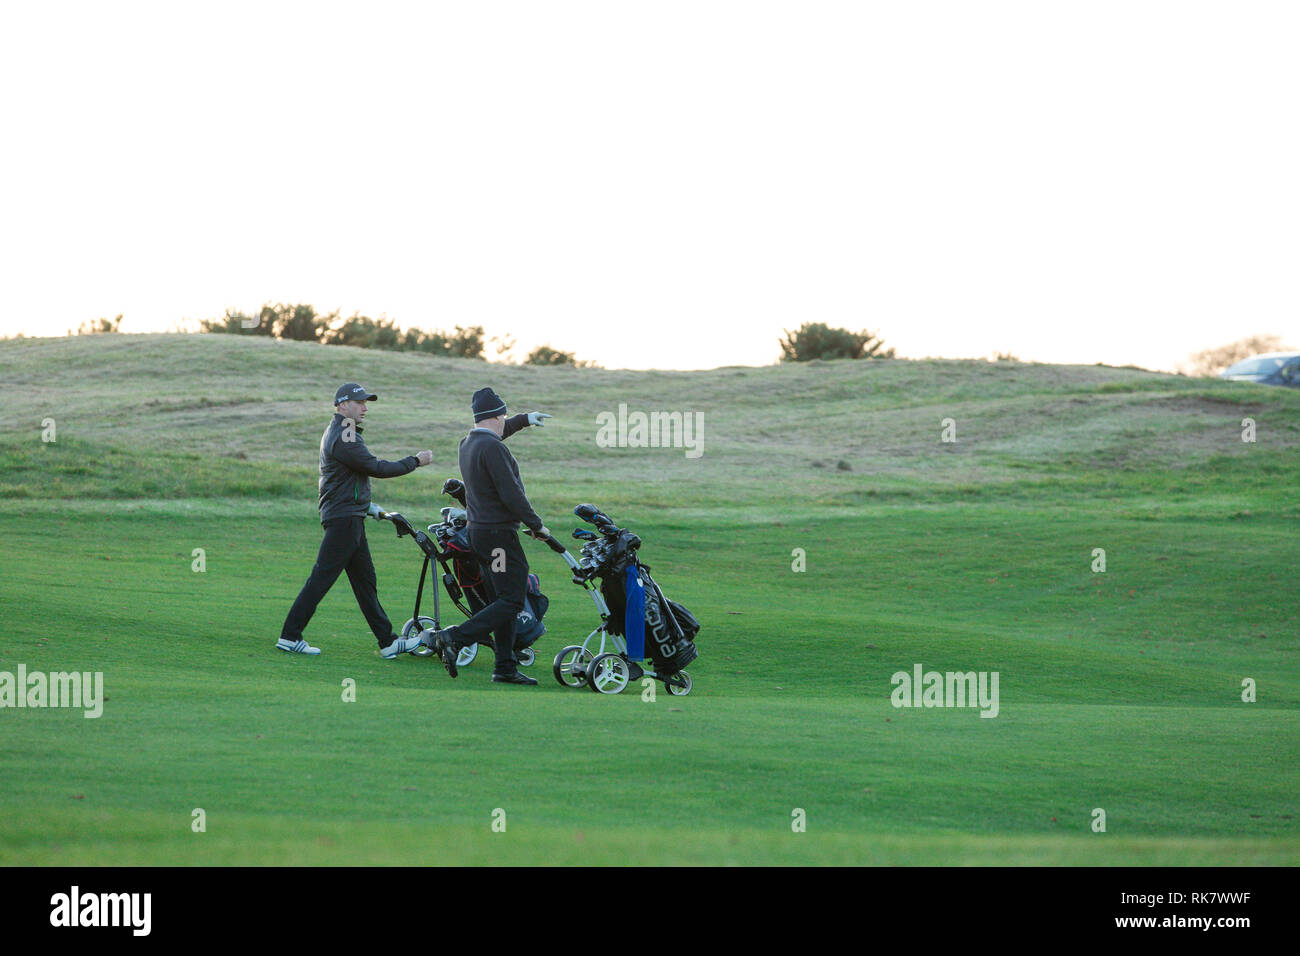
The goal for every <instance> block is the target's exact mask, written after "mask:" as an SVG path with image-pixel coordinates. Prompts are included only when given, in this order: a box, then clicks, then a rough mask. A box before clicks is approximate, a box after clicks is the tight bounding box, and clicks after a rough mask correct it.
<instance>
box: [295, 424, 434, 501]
mask: <svg viewBox="0 0 1300 956" xmlns="http://www.w3.org/2000/svg"><path fill="white" fill-rule="evenodd" d="M343 423H344V418H343V416H342V415H340V414H338V413H337V412H335V413H334V418H333V420H332V421H331V422H330V423H329V425H328V426H327V427H326V429H325V434H324V435H322V436H321V439H320V483H319V485H318V489H319V492H320V502H319V505H318V506H319V508H320V520H321V524H324V523H325V522H326V521H329V520H330V519H332V518H350V517H355V516H358V515H359V516H361V517H363V518H364V517H365V515H366V512H367V511H368V510H369V509H370V479H371V478H396V477H398V476H399V475H409V474H410V473H411V472H413V471H415V469H416V468H417V467H418V466H419V464H420V460H419V459H418V458H416V457H415V456H414V455H407V456H406V457H405V458H403V459H402V460H401V461H380V460H379V459H378V458H376V457H375V456H374V455H372V454H370V449H368V448H367V447H366V443H365V442H364V441H363V440H362V438H361V426H360V425H358V426H356V427H355V429H354V434H353V435H352V436H351V437H352V440H351V441H345V440H344V437H345V436H344V428H343Z"/></svg>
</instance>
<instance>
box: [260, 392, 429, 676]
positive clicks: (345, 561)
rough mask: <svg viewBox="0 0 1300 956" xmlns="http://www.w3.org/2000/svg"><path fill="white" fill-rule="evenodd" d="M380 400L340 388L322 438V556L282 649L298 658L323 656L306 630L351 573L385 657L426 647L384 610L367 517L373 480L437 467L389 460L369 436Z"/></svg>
mask: <svg viewBox="0 0 1300 956" xmlns="http://www.w3.org/2000/svg"><path fill="white" fill-rule="evenodd" d="M378 398H379V396H378V395H375V394H373V393H372V392H371V391H370V389H368V388H362V387H361V386H360V385H357V384H356V383H355V382H348V383H347V384H346V385H340V386H339V389H338V391H336V392H335V393H334V417H333V419H331V420H330V423H329V424H328V425H327V426H325V434H324V435H322V436H321V440H320V482H319V484H318V491H319V501H318V507H319V509H320V522H321V527H323V528H324V529H325V538H324V540H322V541H321V545H320V551H319V553H318V554H317V555H316V564H315V565H314V566H313V567H312V569H311V576H310V577H308V578H307V583H306V584H304V585H303V586H302V590H301V591H300V592H299V593H298V598H297V600H295V601H294V602H293V607H291V608H290V609H289V615H288V617H286V618H285V621H284V627H283V628H282V629H281V631H280V639H279V640H278V641H277V642H276V644H275V646H276V647H277V648H278V649H280V650H282V651H289V652H290V653H294V654H319V653H320V648H317V647H312V646H311V645H310V644H308V643H307V641H306V640H305V639H304V638H303V636H302V632H303V628H305V627H306V626H307V622H308V621H310V620H311V617H312V615H313V614H315V613H316V605H318V604H319V603H320V601H321V598H323V597H325V594H326V593H327V592H328V591H329V589H330V588H331V587H333V586H334V582H335V581H337V580H338V577H339V575H340V574H341V573H343V572H344V571H347V573H348V581H349V583H351V585H352V593H353V594H354V595H356V598H357V604H359V605H360V606H361V613H362V614H364V615H365V617H366V623H367V624H369V625H370V630H371V631H372V632H374V635H375V639H376V640H377V641H378V642H379V654H380V656H381V657H383V658H385V659H386V660H392V659H393V658H395V657H397V655H398V654H404V653H406V652H407V651H410V650H414V649H415V648H416V647H417V646H419V642H418V640H417V639H416V638H414V637H412V638H410V639H403V638H400V637H398V636H397V635H396V634H394V633H393V625H392V623H391V622H390V621H389V620H388V615H387V614H385V613H384V609H383V607H382V606H380V604H379V592H378V589H377V582H376V579H375V565H374V562H373V561H372V560H371V558H370V545H369V544H368V543H367V542H366V526H365V521H366V515H367V514H368V513H369V512H370V479H371V478H396V477H397V476H399V475H407V474H410V473H411V472H413V471H415V469H416V468H419V467H420V466H421V465H427V464H429V462H431V461H433V452H432V451H428V450H425V451H422V452H420V453H418V454H415V455H409V456H407V457H406V458H403V459H402V460H401V461H381V460H380V459H378V458H376V457H375V456H374V455H372V454H370V450H369V449H368V448H366V443H365V442H364V441H363V440H362V438H361V422H362V420H363V419H364V418H365V417H366V403H367V402H373V401H376V400H378Z"/></svg>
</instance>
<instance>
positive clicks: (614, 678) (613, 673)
mask: <svg viewBox="0 0 1300 956" xmlns="http://www.w3.org/2000/svg"><path fill="white" fill-rule="evenodd" d="M631 679H632V669H631V668H630V667H628V666H627V661H626V660H624V659H623V655H622V654H600V655H598V656H597V657H596V659H595V660H593V661H592V662H591V663H590V664H588V665H587V686H588V687H590V688H591V689H592V690H593V691H595V692H596V693H597V694H621V693H623V688H624V687H626V686H627V683H628V681H630V680H631Z"/></svg>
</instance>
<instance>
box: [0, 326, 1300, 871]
mask: <svg viewBox="0 0 1300 956" xmlns="http://www.w3.org/2000/svg"><path fill="white" fill-rule="evenodd" d="M0 374H2V376H3V378H2V379H0V380H3V381H4V382H6V383H7V386H8V391H9V393H10V395H11V396H14V398H13V399H12V402H13V404H12V405H11V414H10V415H9V416H6V421H5V422H4V423H3V424H0V541H3V546H2V547H3V554H4V562H3V566H4V572H3V574H2V575H0V612H2V613H3V614H4V618H5V621H6V628H5V630H4V632H3V633H2V634H0V671H5V670H8V671H13V670H14V669H15V668H16V666H17V665H18V663H23V664H25V666H26V667H27V668H28V669H29V670H35V669H41V670H66V669H72V668H76V669H78V670H83V671H86V670H89V671H96V670H98V671H102V672H103V673H104V681H105V686H106V694H107V701H106V703H105V705H104V715H103V717H101V718H99V719H97V720H86V719H84V718H83V717H82V716H81V713H80V712H72V711H66V710H62V711H59V710H41V709H20V710H19V709H8V708H6V709H0V724H2V725H3V734H0V778H3V779H4V780H6V781H7V786H5V787H4V788H0V863H32V862H35V863H48V862H63V863H82V862H91V863H101V862H102V863H120V862H125V863H134V862H163V863H184V862H198V863H249V862H252V863H283V862H323V863H350V864H358V863H384V862H393V863H437V862H457V861H465V862H494V863H496V862H534V861H550V862H558V861H566V862H634V863H660V862H662V863H674V862H700V863H714V862H737V863H752V862H777V863H780V862H791V863H806V862H839V863H851V862H864V863H878V862H902V863H945V862H961V863H1027V862H1053V863H1089V864H1104V863H1161V864H1185V863H1290V864H1294V863H1296V862H1297V861H1300V837H1297V831H1296V825H1295V819H1294V814H1295V806H1296V796H1297V791H1298V790H1300V787H1298V785H1300V770H1297V769H1296V768H1297V767H1300V759H1297V758H1300V665H1298V664H1297V656H1296V651H1297V649H1300V648H1298V646H1297V645H1298V644H1300V640H1298V639H1297V633H1298V632H1300V627H1298V625H1300V612H1297V609H1296V602H1295V588H1294V571H1293V569H1294V567H1295V566H1296V564H1297V559H1300V544H1297V537H1296V533H1295V532H1296V529H1297V524H1296V519H1297V518H1298V517H1300V503H1298V502H1297V496H1296V494H1295V488H1296V479H1295V476H1296V475H1297V474H1300V393H1297V392H1294V391H1290V390H1284V389H1278V388H1265V387H1260V386H1251V385H1244V384H1241V383H1227V382H1218V381H1203V380H1196V379H1186V378H1181V377H1177V376H1168V375H1161V374H1156V373H1151V372H1146V371H1142V370H1137V369H1117V368H1109V367H1094V366H1088V367H1079V366H1048V365H1027V364H1020V363H997V364H991V363H984V362H968V361H940V360H933V361H929V360H927V361H904V360H899V361H892V360H891V361H872V362H847V361H844V362H828V363H809V364H801V365H795V366H777V367H769V368H725V369H717V370H714V371H711V372H633V371H606V370H596V369H570V368H532V367H502V366H496V365H485V364H484V363H478V362H471V361H465V360H452V359H433V358H429V357H427V356H420V355H410V354H388V353H374V352H365V351H359V350H354V349H344V348H338V347H324V346H316V345H310V344H304V343H292V342H275V341H268V340H263V339H253V338H242V337H235V336H217V335H211V336H199V335H194V336H176V335H145V336H119V335H107V336H93V337H92V336H87V337H80V338H68V339H22V340H13V341H4V342H0ZM346 380H355V381H360V382H362V383H364V384H366V385H368V386H369V387H371V388H373V389H375V390H376V391H377V392H378V393H379V395H380V396H381V398H380V401H378V402H376V403H374V404H373V405H372V406H371V413H370V415H369V416H368V420H367V426H366V438H367V441H368V443H369V444H370V447H371V449H372V450H373V451H374V452H375V453H376V454H378V455H380V456H381V457H389V458H396V457H400V456H402V455H406V454H410V453H413V452H414V451H416V450H418V449H420V448H425V447H430V448H432V449H433V450H434V455H435V464H434V465H433V466H431V467H429V468H425V469H421V470H420V471H418V472H416V473H415V474H414V475H411V476H408V477H405V478H402V479H395V480H392V481H388V482H375V491H374V494H375V498H376V500H378V501H380V502H381V503H383V504H384V505H386V506H388V507H395V508H399V509H401V510H402V511H403V512H404V513H406V514H407V515H408V516H410V517H411V518H412V519H414V520H422V521H423V522H425V523H427V522H428V521H432V520H433V519H434V518H436V516H437V509H438V508H439V507H440V506H441V505H442V504H444V503H445V501H443V500H441V499H440V498H439V496H438V494H437V490H438V488H439V486H440V485H441V482H442V479H443V478H444V477H447V476H448V475H452V474H455V447H456V442H457V441H458V440H459V437H460V436H461V435H462V434H463V432H464V431H465V429H466V427H467V426H468V417H469V416H468V414H467V408H468V403H469V396H470V394H471V393H472V392H473V391H474V390H475V389H476V388H478V387H480V386H482V385H485V384H490V385H492V386H493V387H495V388H496V389H497V390H498V391H499V392H500V393H501V394H502V395H503V396H504V397H505V398H506V400H507V402H508V403H509V404H510V406H511V409H512V411H525V410H532V409H540V410H544V411H548V412H551V413H552V414H553V415H554V416H555V417H554V418H553V419H552V420H551V422H550V423H549V424H548V425H547V427H546V428H545V429H530V430H528V431H525V432H524V433H522V434H520V435H518V436H516V437H514V438H512V439H511V446H512V448H513V450H514V452H515V454H516V456H517V457H518V458H519V459H520V462H521V467H522V470H523V474H524V477H525V481H526V483H527V485H528V489H529V494H530V497H531V498H532V500H533V502H534V504H535V505H536V506H537V508H538V510H539V512H540V513H541V514H542V515H543V517H544V518H545V519H546V520H547V521H548V523H549V524H551V526H552V527H553V528H556V529H557V531H563V530H565V529H567V528H569V527H571V526H573V525H574V524H576V519H573V518H572V517H571V514H570V512H571V509H572V507H573V506H574V505H575V504H577V503H579V502H582V501H592V502H595V503H597V504H599V505H601V506H602V507H604V508H605V509H606V510H607V511H609V512H610V513H611V514H612V515H613V516H614V517H615V519H616V520H619V521H620V522H621V523H624V524H627V525H629V526H631V527H633V528H634V529H635V530H637V532H638V533H639V534H641V536H642V537H643V539H644V540H645V542H646V543H645V547H644V555H645V559H646V560H647V561H648V562H649V563H650V564H651V565H652V566H653V567H654V571H655V575H656V578H657V579H658V580H659V581H660V583H661V584H662V585H663V586H664V587H665V590H666V591H667V592H668V593H669V595H670V596H672V597H674V598H675V599H677V600H680V601H682V602H683V603H684V604H686V605H687V606H688V607H690V608H691V609H692V610H693V611H694V612H695V613H696V615H697V617H699V618H700V620H701V621H702V622H703V624H704V630H703V631H702V632H701V635H700V639H699V646H700V651H701V657H700V660H699V661H698V662H697V664H696V665H694V666H693V667H692V668H691V672H692V675H693V676H694V678H695V690H694V691H693V693H692V694H691V696H689V697H687V698H670V697H668V695H666V694H664V693H662V689H661V692H660V693H659V694H658V696H657V699H656V700H655V701H654V702H653V703H651V702H645V701H643V700H642V699H641V695H640V694H639V693H634V690H638V691H639V688H629V690H628V692H627V693H625V694H624V695H622V696H620V697H617V698H601V697H598V696H597V695H594V694H590V693H587V692H585V691H582V692H578V691H570V690H565V689H563V688H561V687H560V686H559V685H558V684H557V683H555V682H554V681H553V680H552V679H551V678H550V676H549V665H548V663H547V662H548V661H549V658H550V656H551V655H553V654H554V653H555V651H557V650H558V649H559V648H560V647H561V646H562V645H564V644H568V643H571V642H574V641H575V640H580V639H581V637H582V636H583V635H585V634H586V633H587V632H588V631H589V630H590V629H591V627H592V626H593V625H594V609H593V608H592V607H591V605H590V602H589V601H588V600H587V598H586V597H585V596H584V595H583V594H581V593H580V592H579V589H577V588H575V587H573V586H572V585H570V584H568V582H567V574H565V573H564V572H563V569H562V566H561V565H560V564H559V562H558V561H556V560H555V559H554V556H553V555H551V554H550V553H549V552H547V551H545V550H544V549H543V548H541V547H540V546H538V545H536V544H534V543H531V542H530V543H528V544H527V545H526V549H527V550H528V553H529V557H530V561H531V562H532V563H533V566H534V569H535V570H537V571H538V572H539V573H540V574H541V576H542V582H543V587H544V589H545V590H546V591H547V593H548V594H549V595H550V597H551V604H552V607H551V611H550V613H549V614H548V618H547V626H548V634H547V635H546V636H545V637H543V638H542V640H541V642H539V651H540V654H539V658H540V659H539V664H538V667H537V670H538V671H539V673H538V674H537V676H538V677H539V678H541V680H542V684H541V686H540V687H538V688H536V689H532V690H519V689H515V688H502V687H496V686H493V685H491V684H489V683H487V681H486V675H487V673H488V671H489V669H490V665H489V664H488V663H487V661H486V658H487V656H488V655H486V654H485V655H483V657H482V658H480V660H479V662H477V663H476V664H475V665H473V666H472V667H470V668H467V669H466V670H465V671H464V672H463V673H462V676H461V678H460V679H459V680H457V681H451V680H450V679H449V678H448V677H447V675H446V674H445V673H443V672H442V670H441V668H440V667H438V666H437V665H436V664H432V663H431V662H429V661H422V660H417V659H414V658H407V659H403V660H400V661H395V662H386V661H382V660H381V659H379V658H378V657H377V655H376V654H375V651H374V646H373V641H372V639H371V637H370V636H369V634H368V633H367V631H366V628H365V625H364V622H363V620H362V619H361V616H360V614H359V612H358V611H357V609H356V606H355V602H354V601H353V599H352V596H351V594H350V592H349V590H348V588H347V587H346V585H345V584H343V583H340V584H338V585H336V587H335V589H334V590H333V591H332V592H331V593H330V595H329V596H328V597H327V599H326V601H325V602H324V603H323V604H322V606H321V608H320V610H319V611H318V613H317V616H316V618H315V619H314V620H313V622H312V625H311V628H310V629H309V631H308V635H309V637H310V638H311V639H312V640H313V642H314V643H317V644H319V645H321V646H322V647H323V649H324V652H325V653H324V654H323V655H322V656H321V657H320V658H318V659H303V658H291V657H289V656H288V655H283V654H277V653H276V652H274V651H273V650H272V649H271V644H272V643H273V641H274V639H275V637H276V636H277V635H278V631H279V626H280V623H281V621H282V620H283V616H284V613H285V612H286V611H287V609H288V606H289V604H290V603H291V602H292V599H293V596H294V594H295V593H296V592H297V589H298V588H299V587H300V586H301V583H302V581H303V579H304V578H305V577H306V574H307V572H308V570H309V569H310V565H311V561H312V558H313V556H314V552H315V547H316V545H317V544H318V542H319V532H320V529H319V525H318V524H317V523H316V522H315V477H316V465H315V461H316V456H317V450H316V449H317V444H318V442H319V438H320V432H321V429H322V428H323V426H324V424H325V422H326V420H327V419H328V416H329V405H330V400H331V398H332V394H333V390H334V388H335V387H337V385H338V384H339V383H341V382H343V381H346ZM620 404H626V405H627V407H628V409H629V410H631V411H642V412H647V413H648V412H654V411H682V412H689V413H694V412H699V413H702V414H703V421H704V430H703V446H702V450H703V454H702V455H701V456H700V457H698V458H688V457H687V456H686V454H685V453H684V451H683V449H681V448H606V447H601V446H600V445H599V444H598V442H597V434H598V426H597V416H598V415H599V414H600V413H602V412H617V410H618V408H619V405H620ZM1243 418H1251V419H1253V420H1254V421H1255V423H1256V429H1257V441H1256V442H1254V443H1245V442H1243V441H1242V440H1241V435H1242V419H1243ZM45 419H53V420H54V423H55V428H56V429H57V440H56V441H55V442H53V443H47V442H42V441H41V433H42V427H43V426H42V421H43V420H45ZM945 419H952V421H953V422H954V423H955V428H956V438H957V440H956V442H953V443H947V442H942V441H941V440H940V437H941V427H942V426H941V423H942V422H943V420H945ZM370 542H371V550H372V552H373V553H374V555H375V561H376V565H377V568H378V573H379V581H380V595H381V599H382V600H383V601H384V604H385V607H386V608H387V610H388V612H389V614H390V616H391V617H392V618H393V619H394V623H395V624H397V625H399V626H400V624H401V622H402V621H403V620H405V618H406V617H407V616H409V614H410V603H411V601H412V599H413V592H414V584H415V581H414V580H413V579H414V578H415V575H416V573H417V572H418V570H419V562H418V561H417V560H416V554H417V552H416V551H415V550H414V548H413V547H412V546H411V545H410V543H409V542H407V541H397V540H394V538H393V537H392V531H391V528H390V527H389V526H387V525H372V526H371V528H370ZM196 548H202V549H204V554H205V557H206V570H205V571H204V572H203V573H195V572H194V571H193V570H192V561H193V552H194V549H196ZM795 548H801V549H803V551H804V552H805V553H806V559H807V570H806V571H804V572H795V571H793V570H792V551H793V549H795ZM1095 548H1104V549H1105V551H1106V560H1107V568H1106V571H1105V573H1094V572H1093V571H1092V569H1091V566H1092V562H1093V550H1094V549H1095ZM447 610H450V609H444V613H445V612H446V611H447ZM451 615H452V617H451V618H450V619H451V620H454V619H455V617H454V615H455V612H454V611H451ZM917 663H920V664H922V665H923V666H924V667H925V668H926V669H937V670H941V671H948V670H963V671H965V670H975V671H997V672H999V674H1000V675H1001V692H1000V693H1001V707H1000V713H999V716H998V717H997V718H996V719H981V718H980V717H979V716H978V714H977V713H976V712H975V711H973V710H970V709H965V710H961V709H955V708H954V709H938V708H936V709H899V708H895V707H893V706H892V705H891V703H890V692H891V690H892V686H891V682H890V678H891V675H892V674H893V673H895V672H897V671H900V670H903V671H910V670H911V669H912V667H913V666H914V665H915V664H917ZM1246 678H1250V679H1252V680H1254V681H1255V682H1256V685H1257V687H1258V700H1257V701H1256V702H1254V703H1244V702H1243V701H1242V700H1241V693H1242V681H1243V680H1244V679H1246ZM345 679H351V680H354V681H356V684H357V688H358V693H357V701H356V702H355V703H344V702H342V700H341V696H340V687H341V684H342V682H343V681H344V680H345ZM507 698H510V699H507ZM32 767H38V768H39V772H37V773H32V772H31V769H30V768H32ZM195 808H203V809H204V810H205V813H206V816H207V820H208V826H207V831H206V832H204V833H194V832H193V831H192V830H191V825H190V824H191V814H192V811H193V810H194V809H195ZM498 808H499V809H503V810H505V811H506V814H507V816H508V819H509V821H510V822H509V826H508V829H507V831H506V832H505V833H495V832H493V831H492V830H491V829H490V826H489V824H490V818H491V814H492V812H493V811H494V810H496V809H498ZM796 808H799V809H803V810H804V811H806V814H807V819H808V827H807V832H805V833H794V832H792V830H791V825H790V823H791V815H792V812H793V811H794V810H795V809H796ZM1097 808H1102V809H1105V811H1106V814H1107V820H1108V826H1107V831H1106V832H1105V833H1095V832H1093V831H1092V829H1091V826H1090V825H1091V822H1092V818H1093V817H1092V814H1093V811H1094V810H1095V809H1097Z"/></svg>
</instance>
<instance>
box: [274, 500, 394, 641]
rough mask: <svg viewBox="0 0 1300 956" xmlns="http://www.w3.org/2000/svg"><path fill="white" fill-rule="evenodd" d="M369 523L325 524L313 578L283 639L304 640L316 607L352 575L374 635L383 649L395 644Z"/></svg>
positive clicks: (294, 609)
mask: <svg viewBox="0 0 1300 956" xmlns="http://www.w3.org/2000/svg"><path fill="white" fill-rule="evenodd" d="M365 522H366V519H365V518H363V517H361V516H356V517H352V518H332V519H330V520H329V521H326V522H325V537H324V539H322V541H321V543H320V551H319V552H318V553H317V555H316V564H315V565H314V566H313V567H312V569H311V576H310V577H309V578H307V583H306V584H304V585H303V586H302V590H301V591H299V592H298V599H297V600H296V601H294V602H293V607H291V608H289V616H288V617H286V618H285V619H284V627H283V628H281V630H280V637H281V638H282V639H284V640H289V641H298V640H301V639H302V632H303V628H305V627H306V626H307V622H308V621H310V620H311V616H312V615H313V614H315V613H316V605H318V604H320V602H321V598H323V597H324V596H325V594H326V593H327V592H328V591H329V589H330V588H332V587H333V586H334V582H335V581H337V580H338V577H339V575H340V574H342V573H343V572H344V571H347V573H348V582H349V583H350V584H351V585H352V593H353V594H355V595H356V597H357V604H359V605H360V606H361V613H362V614H364V615H365V616H366V623H367V624H369V625H370V630H371V631H373V632H374V635H375V640H377V641H378V642H379V646H380V647H387V646H388V645H389V644H391V643H392V642H393V625H392V623H391V622H390V621H389V620H388V615H387V614H385V613H384V609H383V608H382V607H380V605H379V590H378V587H377V581H376V579H375V563H374V562H373V561H372V560H371V559H370V545H369V544H368V543H367V542H366V523H365Z"/></svg>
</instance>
